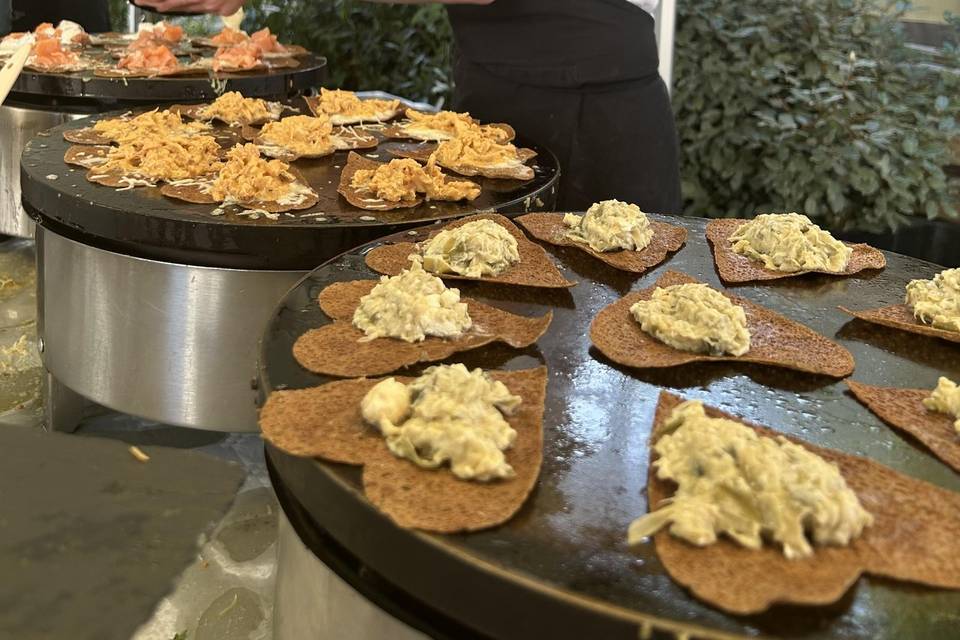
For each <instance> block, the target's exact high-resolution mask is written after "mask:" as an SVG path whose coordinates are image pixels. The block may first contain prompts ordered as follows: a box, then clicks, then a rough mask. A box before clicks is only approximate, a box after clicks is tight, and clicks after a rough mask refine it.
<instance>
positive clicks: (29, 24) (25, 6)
mask: <svg viewBox="0 0 960 640" xmlns="http://www.w3.org/2000/svg"><path fill="white" fill-rule="evenodd" d="M11 7H12V9H13V31H33V30H34V29H35V28H36V27H37V25H38V24H40V23H41V22H50V23H53V26H57V23H58V22H60V21H61V20H72V21H73V22H76V23H77V24H79V25H80V26H81V27H83V28H84V30H85V31H87V32H88V33H99V32H103V31H110V4H109V2H108V1H107V0H13V1H12V2H11Z"/></svg>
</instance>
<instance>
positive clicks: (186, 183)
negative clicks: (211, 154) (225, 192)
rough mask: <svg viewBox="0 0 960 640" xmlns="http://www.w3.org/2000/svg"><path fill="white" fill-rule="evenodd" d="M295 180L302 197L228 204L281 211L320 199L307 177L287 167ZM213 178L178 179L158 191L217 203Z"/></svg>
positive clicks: (194, 202)
mask: <svg viewBox="0 0 960 640" xmlns="http://www.w3.org/2000/svg"><path fill="white" fill-rule="evenodd" d="M289 171H290V173H292V174H293V175H294V176H295V177H296V180H295V182H294V183H291V184H296V185H297V188H299V189H303V190H304V191H303V194H302V199H300V200H297V201H290V202H283V203H281V202H276V201H274V202H271V201H267V200H252V201H249V202H232V203H230V204H236V205H239V206H241V207H243V208H245V209H259V210H261V211H267V212H270V213H283V212H285V211H300V210H303V209H309V208H310V207H312V206H314V205H315V204H317V203H318V202H319V201H320V196H319V195H318V194H317V192H316V191H314V189H313V188H311V187H310V185H309V183H308V182H307V179H306V178H304V177H303V175H302V174H301V173H300V172H299V171H297V170H296V169H295V168H294V167H290V168H289ZM214 179H215V178H209V179H206V178H197V179H196V180H178V181H177V182H174V183H170V184H165V185H163V187H161V188H160V193H162V194H163V195H165V196H167V197H168V198H175V199H177V200H183V201H185V202H192V203H193V204H218V203H220V202H222V200H218V199H217V198H214V197H213V196H212V195H210V187H211V186H212V185H213V181H214Z"/></svg>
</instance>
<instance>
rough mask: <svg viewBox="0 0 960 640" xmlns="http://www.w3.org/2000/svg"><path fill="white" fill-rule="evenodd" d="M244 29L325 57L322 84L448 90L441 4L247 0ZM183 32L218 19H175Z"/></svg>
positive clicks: (448, 37)
mask: <svg viewBox="0 0 960 640" xmlns="http://www.w3.org/2000/svg"><path fill="white" fill-rule="evenodd" d="M111 2H112V8H113V21H114V24H115V25H116V26H117V27H119V28H121V29H122V28H123V26H124V25H125V24H126V17H125V16H126V13H125V12H126V4H127V3H126V0H111ZM244 11H245V14H246V18H245V20H244V23H243V28H244V29H246V30H247V31H252V30H256V29H261V28H263V27H270V30H271V31H272V32H273V33H275V34H277V35H278V36H279V37H280V40H281V41H283V42H289V43H294V44H300V45H303V46H305V47H307V48H308V49H310V50H311V51H314V52H316V53H317V54H319V55H323V56H326V58H327V70H328V76H327V81H326V83H325V84H326V85H327V86H329V87H339V88H344V89H354V90H371V89H381V90H383V91H389V92H391V93H395V94H397V95H401V96H404V97H406V98H412V99H414V100H423V101H427V102H430V103H433V104H435V105H438V106H440V105H442V104H444V103H445V102H447V101H448V100H449V97H450V90H451V70H450V69H451V58H452V51H453V34H452V32H451V30H450V23H449V22H448V21H447V12H446V10H445V9H444V8H443V7H442V6H441V5H422V6H411V5H408V6H403V5H386V4H376V3H370V2H362V1H360V0H248V2H247V3H246V5H245V6H244ZM178 21H179V22H181V23H185V28H186V30H187V31H188V32H192V33H197V32H198V31H199V32H207V33H209V32H211V31H214V32H215V31H217V30H219V29H220V21H219V19H217V18H214V17H210V16H203V17H197V18H189V19H179V20H178Z"/></svg>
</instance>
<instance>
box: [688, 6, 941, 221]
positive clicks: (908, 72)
mask: <svg viewBox="0 0 960 640" xmlns="http://www.w3.org/2000/svg"><path fill="white" fill-rule="evenodd" d="M908 8H909V4H908V3H904V2H899V3H892V2H885V1H882V0H793V2H782V0H750V1H749V2H731V1H730V0H684V1H683V2H681V3H680V4H679V8H678V15H677V34H676V61H675V74H676V81H675V84H674V93H673V104H674V111H675V113H676V116H677V126H678V129H679V134H680V146H681V154H682V159H681V162H682V173H683V192H684V198H685V206H686V211H687V213H689V214H692V215H709V216H738V217H742V216H745V215H747V216H749V215H753V214H755V213H763V212H779V211H795V210H796V211H802V212H804V213H806V214H808V215H810V216H811V217H814V218H817V219H819V220H820V221H821V222H824V223H826V224H827V225H828V226H830V227H831V228H833V229H840V230H863V231H877V232H879V231H885V230H890V229H895V228H897V227H898V226H899V225H901V224H902V223H903V222H905V219H906V218H905V217H906V216H909V215H924V216H926V217H928V218H937V217H956V215H957V212H956V205H955V199H954V198H953V197H952V194H951V188H952V185H951V183H950V182H949V181H948V179H947V176H946V174H945V172H944V167H945V166H946V165H948V164H949V163H950V161H951V151H950V141H951V140H952V139H953V138H954V137H955V136H956V135H957V117H958V115H960V92H958V88H960V76H958V73H957V71H958V68H960V64H958V62H960V58H958V56H957V49H956V47H955V45H950V44H948V46H947V47H946V48H945V49H944V50H943V51H941V52H939V53H938V54H937V55H931V54H930V53H929V52H925V51H920V50H918V49H917V48H914V47H910V46H908V44H907V43H906V41H905V39H904V36H903V29H902V25H901V23H900V20H901V18H902V17H903V15H904V12H905V11H906V10H907V9H908ZM954 26H956V22H955V21H954Z"/></svg>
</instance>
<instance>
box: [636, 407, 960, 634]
mask: <svg viewBox="0 0 960 640" xmlns="http://www.w3.org/2000/svg"><path fill="white" fill-rule="evenodd" d="M682 403H683V398H680V397H677V396H675V395H673V394H670V393H667V392H661V393H660V398H659V402H658V403H657V408H656V412H655V415H654V422H653V429H652V436H651V438H650V440H651V442H652V443H653V444H654V446H653V447H651V464H650V465H649V466H648V470H649V473H648V481H647V492H646V495H647V501H648V505H649V509H650V510H651V511H652V513H654V514H655V513H656V510H657V509H658V508H659V507H661V506H663V505H669V504H670V502H671V499H672V498H674V497H677V491H676V488H677V485H676V483H674V482H673V481H672V480H669V479H666V478H664V479H661V478H660V477H658V473H656V470H657V468H656V466H655V464H656V460H657V452H656V444H657V443H658V442H659V441H660V439H661V438H663V437H666V435H667V434H668V433H669V432H670V427H668V424H670V422H669V420H670V416H671V414H672V413H673V412H674V410H675V409H676V408H677V407H679V406H682ZM703 410H704V413H705V414H706V416H707V417H709V418H716V419H725V420H730V421H734V422H736V423H739V424H742V425H743V426H745V427H747V428H749V429H750V430H751V431H753V432H754V433H755V434H756V435H757V436H758V437H766V438H772V439H780V438H782V439H783V440H785V441H787V442H789V443H790V444H791V445H792V446H791V447H789V448H788V451H793V450H794V449H793V447H794V446H796V447H801V448H802V449H803V450H804V454H806V453H809V454H813V455H816V456H818V457H820V458H822V459H823V460H824V461H825V462H826V463H827V464H829V465H835V468H836V469H837V470H838V471H839V474H840V476H842V478H843V481H844V483H845V484H846V486H847V487H848V488H849V489H850V490H852V491H853V492H854V493H855V494H856V498H857V500H858V502H859V503H860V504H861V506H862V508H863V509H864V510H866V511H867V512H868V513H869V514H870V515H871V517H872V520H873V522H872V524H871V525H870V526H868V527H865V528H864V529H863V530H862V531H861V532H860V535H859V536H857V537H851V540H850V543H849V544H848V545H846V546H837V545H821V546H818V547H817V548H816V551H815V552H814V553H813V554H812V555H808V556H806V557H801V558H793V559H788V558H786V557H784V554H783V552H782V551H781V550H780V549H778V548H776V547H775V546H773V545H764V546H763V548H759V549H750V548H745V547H743V546H741V545H740V544H738V543H737V542H734V541H733V540H729V539H727V537H726V536H724V537H722V538H720V539H718V540H717V541H716V542H715V543H713V544H710V545H707V546H704V547H699V546H695V545H694V544H691V543H689V542H687V541H686V540H683V539H681V538H678V537H676V536H674V535H671V534H670V533H669V532H667V531H660V532H659V533H657V534H655V535H654V536H653V542H654V544H655V546H656V553H657V557H658V558H659V560H660V563H661V564H662V566H663V567H664V568H665V569H666V571H667V573H668V574H669V575H670V577H671V578H673V580H675V581H676V582H677V583H679V584H680V585H682V586H684V587H686V588H688V589H689V590H690V591H691V593H692V594H693V595H694V596H696V597H697V598H698V599H701V600H704V601H706V602H709V603H710V604H711V605H713V606H716V607H719V608H721V609H723V610H724V611H729V612H732V613H735V614H741V615H745V614H754V613H760V612H761V611H764V610H766V609H767V608H768V607H770V606H772V605H774V604H777V603H783V604H793V605H805V606H810V605H826V604H830V603H834V602H837V601H838V600H840V599H841V598H843V596H844V594H846V593H847V592H848V591H849V590H850V588H851V587H852V586H853V585H854V583H856V581H857V579H858V577H859V576H860V575H861V574H863V573H868V574H871V575H874V576H880V577H885V578H891V579H894V580H902V581H908V582H916V583H919V584H923V585H928V586H931V587H939V588H946V589H960V553H958V551H960V538H958V537H957V536H956V531H958V530H960V494H958V493H956V492H953V491H949V490H947V489H943V488H941V487H937V486H935V485H933V484H930V483H928V482H923V481H921V480H917V479H915V478H912V477H910V476H907V475H904V474H901V473H898V472H897V471H894V470H893V469H890V468H888V467H885V466H883V465H881V464H879V463H877V462H875V461H873V460H871V459H869V458H863V457H859V456H855V455H851V454H848V453H844V452H841V451H837V450H833V449H827V448H823V447H818V446H815V445H812V444H809V443H806V442H803V441H801V440H799V439H797V438H794V437H791V436H789V435H786V434H780V433H778V432H777V431H774V430H773V429H769V428H766V427H762V426H759V425H753V424H750V423H747V422H746V421H744V420H743V419H741V418H738V417H736V416H733V415H730V414H726V413H723V412H721V411H719V410H718V409H715V408H713V407H710V406H708V405H706V404H705V405H704V406H703ZM816 419H817V418H814V420H816ZM821 419H822V416H821ZM813 428H815V425H814V426H813ZM718 455H721V456H722V455H727V453H726V452H718ZM804 457H805V455H804ZM765 481H766V480H765ZM739 489H740V490H742V489H743V487H740V488H739ZM737 490H738V488H737V487H734V491H737ZM802 499H804V500H806V499H807V496H802ZM769 508H770V509H773V508H774V507H773V506H772V505H771V506H770V507H769ZM769 515H771V516H774V517H776V514H773V513H771V514H769ZM824 515H825V517H824V519H823V520H819V521H816V522H814V521H812V519H811V520H808V521H805V522H803V523H802V524H803V527H804V530H805V533H807V535H811V534H812V535H816V534H815V532H816V530H818V529H821V528H822V527H824V526H825V525H828V523H829V522H830V521H832V520H834V519H835V518H838V517H840V514H839V513H836V512H830V513H827V514H824ZM847 606H848V605H847V604H844V605H843V608H844V609H846V608H847Z"/></svg>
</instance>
